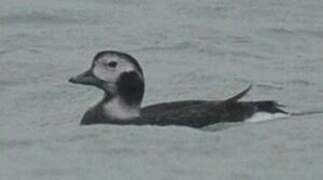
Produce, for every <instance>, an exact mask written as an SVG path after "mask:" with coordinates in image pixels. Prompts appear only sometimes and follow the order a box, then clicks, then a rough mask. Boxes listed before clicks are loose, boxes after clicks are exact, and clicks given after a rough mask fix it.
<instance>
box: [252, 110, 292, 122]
mask: <svg viewBox="0 0 323 180" xmlns="http://www.w3.org/2000/svg"><path fill="white" fill-rule="evenodd" d="M289 116H290V115H289V114H283V113H274V114H272V113H267V112H257V113H255V114H254V115H253V116H251V117H250V118H248V119H246V122H261V121H268V120H273V119H279V118H285V117H289Z"/></svg>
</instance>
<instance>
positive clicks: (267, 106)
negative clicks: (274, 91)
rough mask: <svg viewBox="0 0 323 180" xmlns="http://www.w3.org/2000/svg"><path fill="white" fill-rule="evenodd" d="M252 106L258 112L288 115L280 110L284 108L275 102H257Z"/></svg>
mask: <svg viewBox="0 0 323 180" xmlns="http://www.w3.org/2000/svg"><path fill="white" fill-rule="evenodd" d="M253 105H254V106H255V107H256V108H257V111H260V112H269V113H283V114H289V113H288V112H286V111H284V110H283V109H281V108H283V107H285V106H284V105H281V104H278V103H277V102H276V101H257V102H253Z"/></svg>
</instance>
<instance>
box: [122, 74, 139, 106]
mask: <svg viewBox="0 0 323 180" xmlns="http://www.w3.org/2000/svg"><path fill="white" fill-rule="evenodd" d="M117 87H118V92H119V94H120V96H121V97H123V98H124V100H125V101H126V103H128V104H130V105H134V104H139V103H141V101H142V98H143V95H144V91H145V84H144V82H143V80H142V79H141V78H140V77H139V75H138V73H137V72H135V71H131V72H124V73H122V74H121V75H120V77H119V79H118V81H117Z"/></svg>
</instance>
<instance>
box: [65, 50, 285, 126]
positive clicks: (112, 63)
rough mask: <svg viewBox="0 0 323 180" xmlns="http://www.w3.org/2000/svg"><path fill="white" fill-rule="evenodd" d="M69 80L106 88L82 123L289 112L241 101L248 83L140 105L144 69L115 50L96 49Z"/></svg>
mask: <svg viewBox="0 0 323 180" xmlns="http://www.w3.org/2000/svg"><path fill="white" fill-rule="evenodd" d="M106 64H108V66H109V67H106ZM70 82H72V83H77V84H85V85H93V86H96V87H98V88H100V89H102V90H104V92H105V96H104V98H103V99H102V100H101V101H100V102H99V103H98V104H97V105H96V106H94V107H92V108H90V109H89V110H88V111H87V112H86V113H85V115H84V116H83V118H82V121H81V124H83V125H89V124H97V123H109V124H118V125H160V126H165V125H180V126H190V127H195V128H201V127H204V126H208V125H211V124H215V123H219V122H239V121H244V120H246V119H248V118H250V117H252V116H253V115H254V114H255V113H257V112H266V113H271V114H275V113H282V114H288V113H287V112H285V111H283V110H282V109H280V105H278V104H277V103H276V102H274V101H257V102H240V101H239V100H240V99H241V98H242V97H244V96H245V95H246V94H247V93H248V92H249V91H250V89H251V86H249V87H248V88H247V89H246V90H244V91H242V92H241V93H239V94H237V95H235V96H233V97H231V98H229V99H226V100H223V101H205V100H187V101H177V102H165V103H160V104H155V105H150V106H147V107H144V108H141V107H140V105H141V102H142V99H143V95H144V88H145V84H144V76H143V71H142V69H141V67H140V65H139V63H138V62H137V61H136V60H135V58H133V57H132V56H130V55H128V54H125V53H122V52H117V51H102V52H99V53H98V54H97V55H96V56H95V57H94V60H93V63H92V66H91V69H90V70H88V71H86V73H83V74H81V75H79V76H76V77H74V78H71V79H70Z"/></svg>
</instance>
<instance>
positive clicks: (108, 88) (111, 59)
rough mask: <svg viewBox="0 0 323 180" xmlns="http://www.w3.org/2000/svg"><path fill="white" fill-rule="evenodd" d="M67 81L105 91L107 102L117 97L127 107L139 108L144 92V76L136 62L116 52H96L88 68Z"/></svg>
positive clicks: (127, 55)
mask: <svg viewBox="0 0 323 180" xmlns="http://www.w3.org/2000/svg"><path fill="white" fill-rule="evenodd" d="M69 82H71V83H74V84H82V85H90V86H95V87H97V88H99V89H101V90H103V91H104V92H105V98H104V99H105V100H106V101H111V100H113V99H116V98H117V99H119V101H121V102H122V103H123V104H125V105H128V106H140V105H141V102H142V99H143V96H144V90H145V82H144V74H143V71H142V68H141V67H140V65H139V63H138V62H137V60H136V59H135V58H134V57H132V56H131V55H129V54H126V53H123V52H118V51H101V52H99V53H97V54H96V56H95V57H94V59H93V62H92V65H91V67H90V69H89V70H87V71H85V72H83V73H81V74H79V75H77V76H75V77H72V78H70V79H69Z"/></svg>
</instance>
